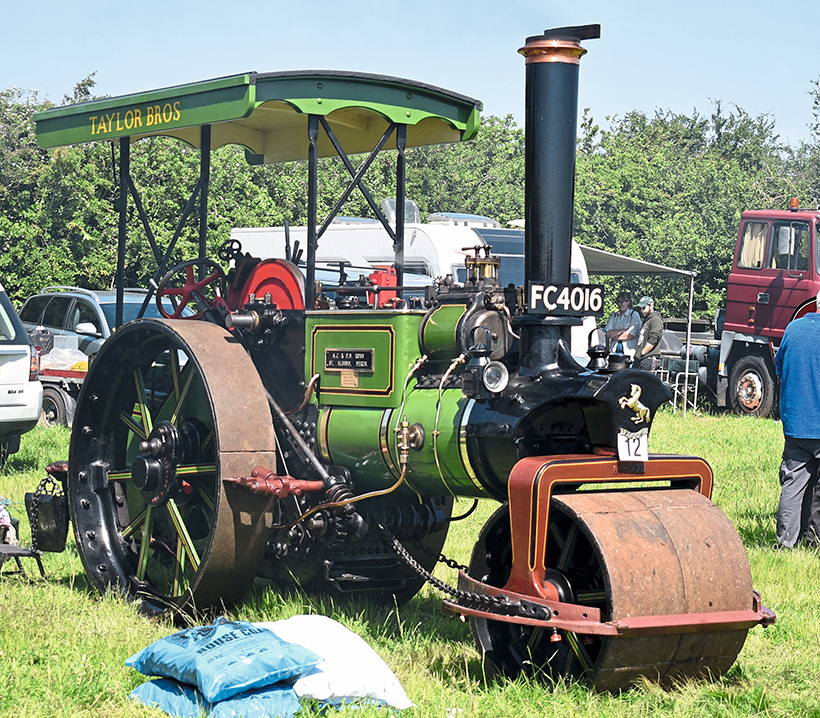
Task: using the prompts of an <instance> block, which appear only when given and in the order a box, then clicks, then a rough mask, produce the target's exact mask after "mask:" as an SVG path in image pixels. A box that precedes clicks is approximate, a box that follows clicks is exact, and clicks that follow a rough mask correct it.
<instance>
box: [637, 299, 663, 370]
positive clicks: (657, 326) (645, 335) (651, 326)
mask: <svg viewBox="0 0 820 718" xmlns="http://www.w3.org/2000/svg"><path fill="white" fill-rule="evenodd" d="M638 309H640V310H641V315H642V316H643V325H641V332H640V334H639V335H638V348H637V350H636V351H635V364H637V367H636V368H637V369H643V370H644V371H655V370H656V369H657V368H658V367H660V365H661V338H662V337H663V318H662V317H661V313H660V312H658V311H655V300H654V299H652V297H641V301H640V302H638Z"/></svg>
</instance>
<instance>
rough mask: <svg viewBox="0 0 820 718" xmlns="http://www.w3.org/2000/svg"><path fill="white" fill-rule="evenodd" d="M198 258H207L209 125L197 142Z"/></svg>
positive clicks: (200, 269)
mask: <svg viewBox="0 0 820 718" xmlns="http://www.w3.org/2000/svg"><path fill="white" fill-rule="evenodd" d="M199 176H200V180H201V187H200V195H199V258H200V259H207V258H208V243H207V237H208V190H209V188H210V185H211V126H210V125H202V127H201V132H200V144H199ZM199 274H200V276H199V278H200V279H204V278H205V267H200V268H199Z"/></svg>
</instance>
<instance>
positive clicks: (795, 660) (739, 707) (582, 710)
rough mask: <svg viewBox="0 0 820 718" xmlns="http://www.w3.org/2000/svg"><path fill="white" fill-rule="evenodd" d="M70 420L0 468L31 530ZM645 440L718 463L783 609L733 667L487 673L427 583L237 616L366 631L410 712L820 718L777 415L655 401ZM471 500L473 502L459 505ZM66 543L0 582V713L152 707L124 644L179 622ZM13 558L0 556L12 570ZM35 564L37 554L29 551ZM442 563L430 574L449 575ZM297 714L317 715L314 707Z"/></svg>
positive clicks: (806, 593)
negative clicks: (561, 680) (108, 592)
mask: <svg viewBox="0 0 820 718" xmlns="http://www.w3.org/2000/svg"><path fill="white" fill-rule="evenodd" d="M67 445H68V432H66V431H64V430H58V429H44V428H38V429H37V430H36V431H34V432H32V433H30V434H28V435H26V436H24V437H23V444H22V450H21V451H20V453H19V454H16V455H14V456H12V457H11V459H10V461H9V464H8V466H7V467H6V468H5V469H4V471H3V472H2V475H0V495H3V496H6V497H9V498H10V499H12V501H13V502H14V503H13V505H12V513H14V514H15V515H17V516H18V517H20V518H22V519H23V520H22V521H21V523H22V524H23V530H22V534H23V535H22V540H23V543H26V542H27V541H28V540H29V534H28V526H27V522H26V520H25V509H24V507H23V498H24V494H25V492H26V491H30V490H33V489H34V487H35V486H36V485H37V483H38V481H39V479H40V478H41V477H42V476H43V475H44V472H43V467H44V466H45V465H46V464H47V463H49V462H50V461H54V460H57V459H61V458H67ZM650 450H651V451H653V452H672V453H682V454H690V455H696V456H702V457H704V458H706V459H707V460H708V461H709V463H710V464H711V465H712V468H713V470H714V472H715V479H716V488H715V492H714V497H713V498H714V500H715V502H716V503H717V504H718V505H719V506H721V507H722V509H723V510H724V511H725V512H726V513H727V515H728V516H729V517H730V518H731V520H732V521H733V522H734V524H735V526H736V527H737V530H738V532H739V534H740V536H741V537H742V539H743V542H744V544H745V546H746V548H747V552H748V555H749V559H750V562H751V568H752V575H753V578H754V583H755V587H756V588H757V589H758V590H759V591H760V592H761V594H762V595H763V599H764V602H765V603H766V605H768V606H769V607H770V608H772V609H774V610H775V611H776V612H777V614H778V622H777V624H776V625H775V626H773V627H771V628H769V629H765V630H764V629H762V628H760V627H758V628H755V629H754V630H752V631H751V632H750V634H749V638H748V640H747V641H746V644H745V646H744V648H743V651H742V652H741V654H740V657H739V659H738V661H737V663H736V664H735V666H734V667H733V668H732V670H731V671H730V672H729V674H728V675H727V676H724V677H723V678H722V679H720V680H718V681H712V682H708V681H700V682H690V683H686V684H684V685H681V686H679V687H677V688H676V689H674V690H662V689H659V688H658V687H656V686H653V685H650V684H646V685H641V686H638V687H636V688H633V689H631V690H629V691H626V692H624V693H622V694H620V695H618V696H611V695H597V694H594V693H591V692H589V691H588V690H586V689H585V688H583V687H582V686H579V685H572V684H561V685H558V686H555V687H547V686H544V685H541V684H538V683H536V682H532V681H527V680H524V679H519V680H516V681H497V682H485V681H484V679H483V674H482V667H481V663H480V661H479V658H478V654H477V653H476V651H475V649H474V647H473V644H472V641H471V638H470V631H469V627H468V625H467V624H465V623H462V622H460V621H458V620H456V619H451V618H445V617H443V616H442V615H441V614H440V611H439V606H440V598H441V597H440V595H438V594H437V593H436V592H435V591H433V590H432V589H430V588H429V587H428V588H425V589H424V590H423V591H422V592H421V593H420V594H419V595H418V596H417V597H416V598H415V599H414V600H412V601H411V602H410V603H409V604H408V605H407V606H404V607H402V608H400V609H395V608H393V609H389V608H378V607H374V606H372V605H368V604H366V603H361V602H355V601H352V602H333V601H330V600H321V601H318V600H315V599H308V598H306V597H304V596H302V595H301V594H295V593H294V594H290V595H283V594H281V593H279V592H276V591H273V590H270V589H269V587H268V586H266V585H264V584H262V583H261V582H259V583H258V585H257V586H256V587H255V588H254V591H253V592H252V594H251V595H250V596H249V597H248V599H247V600H246V601H245V603H244V604H243V605H241V606H239V607H238V608H237V609H236V610H235V611H234V612H233V613H232V616H233V617H238V618H242V619H245V620H276V619H279V618H286V617H289V616H291V615H295V614H298V613H324V614H326V615H329V616H331V617H333V618H335V619H337V620H338V621H340V622H342V623H343V624H345V625H346V626H347V627H348V628H350V629H352V630H354V631H355V632H356V633H358V634H359V635H361V636H362V637H363V638H365V640H367V641H368V643H369V644H370V645H371V646H373V647H374V648H375V649H376V650H377V651H378V652H379V653H380V654H381V656H382V657H383V658H384V659H385V661H386V662H387V663H388V665H389V666H390V667H391V668H392V669H393V671H394V672H395V673H396V674H397V676H398V677H399V679H400V680H401V682H402V684H403V685H404V687H405V689H406V691H407V693H408V695H409V696H410V699H411V700H412V701H413V702H414V703H415V704H416V705H417V708H415V709H411V710H409V711H406V712H405V713H404V715H406V716H408V718H412V717H413V716H419V717H423V718H427V717H428V716H429V717H436V718H461V717H462V716H463V717H464V718H467V717H468V716H482V717H486V718H491V717H499V718H501V717H507V716H509V717H513V716H515V717H519V716H520V717H525V716H526V717H528V716H533V717H534V716H561V717H562V718H569V717H574V716H613V717H614V716H817V717H820V601H818V588H819V587H820V555H819V554H818V552H817V551H812V550H809V549H802V548H801V549H797V550H794V551H790V552H774V551H772V550H771V546H772V544H774V542H775V535H774V514H775V510H776V507H777V497H778V493H779V486H778V481H777V468H778V464H779V458H780V452H781V450H782V433H781V427H780V424H779V423H777V422H774V421H770V420H748V419H739V418H735V417H732V416H706V415H705V416H692V415H690V416H688V417H687V418H686V419H683V418H682V417H681V416H680V415H677V416H673V415H672V414H671V413H669V412H666V411H662V412H661V413H660V414H659V415H658V417H657V419H656V422H655V427H654V430H653V434H652V437H651V440H650ZM459 506H464V507H466V506H467V504H466V502H465V503H463V504H459ZM494 508H495V504H490V503H487V505H483V506H481V507H480V509H479V511H477V512H476V514H474V515H473V516H471V517H470V519H468V520H466V521H463V522H460V523H458V524H455V525H454V526H453V528H452V530H451V534H450V536H449V538H448V542H447V546H446V548H445V551H446V553H447V554H448V555H450V556H452V557H453V558H455V559H457V560H459V561H461V562H466V561H467V560H468V559H469V554H470V551H471V549H472V543H473V542H474V540H475V538H476V536H477V534H478V532H479V530H480V527H481V524H482V522H483V521H484V520H485V519H486V518H487V516H488V515H489V514H490V513H491V511H492V510H493V509H494ZM69 541H70V546H69V548H68V549H67V550H66V552H65V553H63V554H47V555H45V557H44V563H45V568H46V572H47V576H48V580H47V582H40V581H37V582H35V583H31V584H30V583H27V582H26V581H23V580H22V579H21V578H19V577H18V576H4V577H3V578H2V579H0V715H2V716H12V715H13V716H26V717H28V716H32V717H37V716H43V717H46V716H48V717H49V718H52V717H57V716H88V717H91V716H93V717H95V718H98V717H100V716H105V717H108V716H111V717H116V718H119V717H122V716H160V715H164V714H162V713H160V712H159V711H153V710H149V709H146V708H143V707H141V706H138V705H136V704H134V703H131V702H130V701H129V700H128V698H127V696H128V694H129V692H130V691H131V690H132V689H133V688H134V687H135V686H137V685H138V684H139V683H140V682H141V677H140V676H139V675H138V674H137V673H136V672H135V671H133V670H132V669H129V668H126V667H125V666H124V663H123V662H124V660H125V658H126V657H128V656H129V655H131V654H132V653H135V652H136V651H137V650H139V649H140V648H142V647H143V646H145V645H147V644H148V643H150V642H151V641H153V640H155V639H157V638H159V637H161V636H163V635H167V634H169V633H171V632H173V631H174V630H175V629H174V627H173V626H172V625H171V624H170V623H169V622H165V621H155V620H149V619H146V618H143V617H140V616H138V615H137V613H136V611H135V609H134V607H133V606H132V605H129V604H128V603H127V602H125V601H123V600H120V599H117V598H115V597H110V596H109V597H105V598H101V597H99V596H98V595H96V594H95V593H93V592H92V591H90V589H89V587H88V585H87V583H86V580H85V577H84V574H83V570H82V566H81V563H80V560H79V557H78V555H77V553H76V549H75V548H74V544H73V539H72V538H70V539H69ZM8 567H9V564H7V568H8ZM28 568H29V570H30V574H31V575H36V573H37V572H36V567H35V564H34V563H33V561H30V560H29V562H28ZM453 574H454V572H453V571H451V570H450V569H447V568H444V567H442V568H441V569H440V570H439V571H438V575H440V576H441V577H442V578H446V579H448V580H453V579H454V575H453ZM390 714H391V711H388V710H384V709H374V708H365V709H363V710H355V712H354V710H353V709H351V708H348V709H346V710H345V711H343V712H342V714H341V715H350V716H357V718H367V716H371V715H373V716H376V715H378V716H385V717H386V716H388V715H390ZM302 715H319V713H318V711H317V710H311V709H310V708H308V709H307V710H306V711H303V712H302Z"/></svg>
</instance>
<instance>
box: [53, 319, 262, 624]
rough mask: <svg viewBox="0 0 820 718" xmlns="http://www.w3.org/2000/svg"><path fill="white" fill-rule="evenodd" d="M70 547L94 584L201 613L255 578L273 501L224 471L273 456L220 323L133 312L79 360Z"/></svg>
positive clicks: (246, 375) (240, 360)
mask: <svg viewBox="0 0 820 718" xmlns="http://www.w3.org/2000/svg"><path fill="white" fill-rule="evenodd" d="M69 464H70V468H69V479H68V494H69V502H70V510H71V518H72V521H73V524H74V531H75V536H76V539H77V547H78V550H79V552H80V556H81V557H82V560H83V564H84V565H85V568H86V572H87V574H88V576H89V577H90V579H91V581H92V582H93V584H94V585H95V587H96V588H97V589H98V590H100V591H106V590H110V589H114V590H117V591H120V592H124V593H126V594H129V595H131V596H133V597H135V598H138V599H140V600H142V601H143V603H144V605H145V607H146V608H151V609H153V610H164V609H168V608H170V609H181V608H185V609H196V610H207V609H209V608H213V607H218V606H222V605H230V604H233V603H236V602H237V601H239V600H241V599H242V597H243V596H244V594H245V592H246V591H247V589H248V587H249V585H250V583H251V582H252V581H253V579H254V577H255V576H256V572H257V568H258V566H259V564H260V563H261V561H262V557H263V554H264V551H265V547H266V544H267V538H268V534H269V529H270V526H271V525H272V513H271V511H272V508H271V505H272V502H273V500H274V499H271V498H262V497H259V496H256V495H253V494H251V493H250V492H248V491H247V490H246V489H244V488H241V487H237V486H234V485H232V484H229V483H225V482H223V479H225V478H228V477H235V476H248V475H250V472H251V471H252V470H253V468H254V467H256V466H276V454H275V438H274V433H273V426H272V422H271V417H270V411H269V408H268V405H267V402H266V399H265V393H264V387H263V386H262V383H261V381H260V379H259V376H258V374H257V372H256V370H255V369H254V366H253V362H252V361H251V359H250V358H249V356H248V355H247V353H246V352H245V350H244V349H243V347H242V346H241V344H239V342H237V341H236V339H235V338H233V337H232V336H231V334H230V333H229V332H227V331H226V330H225V329H222V328H221V327H218V326H216V325H215V324H210V323H207V322H188V321H182V320H176V321H174V320H138V321H134V322H131V323H129V324H127V325H125V326H124V327H122V328H121V329H119V330H118V331H117V332H116V333H115V334H114V335H113V336H112V337H111V338H110V339H109V340H108V341H107V342H106V343H105V344H104V345H103V347H102V349H101V350H100V352H99V353H98V354H97V356H96V357H95V359H94V361H93V362H92V364H91V368H90V371H89V373H88V378H87V379H86V381H85V383H84V385H83V390H82V393H81V396H80V399H79V403H78V407H77V413H76V416H75V420H74V430H73V432H72V436H71V449H70V461H69Z"/></svg>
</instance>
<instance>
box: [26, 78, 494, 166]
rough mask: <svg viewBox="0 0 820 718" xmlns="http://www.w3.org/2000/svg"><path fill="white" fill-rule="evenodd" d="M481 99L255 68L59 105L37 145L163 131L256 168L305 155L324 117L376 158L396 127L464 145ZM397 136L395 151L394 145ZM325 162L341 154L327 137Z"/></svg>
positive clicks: (388, 81)
mask: <svg viewBox="0 0 820 718" xmlns="http://www.w3.org/2000/svg"><path fill="white" fill-rule="evenodd" d="M481 107H482V105H481V102H479V101H478V100H474V99H472V98H470V97H466V96H464V95H459V94H456V93H454V92H450V91H448V90H443V89H441V88H438V87H433V86H432V85H426V84H423V83H419V82H413V81H411V80H403V79H400V78H396V77H388V76H384V75H371V74H365V73H352V72H340V71H332V70H331V71H324V70H323V71H312V70H311V71H304V72H273V73H265V74H260V73H256V72H249V73H245V74H241V75H232V76H230V77H222V78H217V79H214V80H205V81H203V82H196V83H192V84H188V85H177V86H175V87H167V88H164V89H161V90H153V91H150V92H141V93H136V94H133V95H123V96H121V97H113V98H106V99H103V100H95V101H93V102H84V103H81V104H76V105H68V106H63V107H54V108H52V109H50V110H46V111H44V112H38V113H37V114H36V115H35V116H34V119H35V122H36V123H37V140H38V142H39V143H40V145H41V146H43V147H59V146H63V145H73V144H79V143H83V142H94V141H97V140H113V139H117V138H122V137H130V138H131V139H132V141H136V140H139V139H141V138H143V137H152V136H157V135H164V136H168V137H176V138H179V139H181V140H184V141H185V142H187V143H188V144H190V145H191V146H193V147H199V145H200V136H201V134H200V128H201V126H202V125H211V133H212V134H211V148H212V149H216V148H218V147H221V146H223V145H226V144H238V145H242V146H244V147H246V148H247V149H248V150H249V152H250V154H251V155H252V157H251V160H252V161H255V162H265V163H268V162H287V161H290V160H300V159H306V158H307V153H308V140H307V137H308V134H307V126H308V115H319V116H322V117H324V118H325V119H326V120H327V122H328V123H329V125H330V126H331V128H332V130H333V132H334V133H335V134H336V136H337V137H338V139H339V141H340V142H341V144H342V146H343V147H344V148H345V150H346V152H347V153H349V154H352V153H357V152H369V151H371V150H372V149H373V147H374V146H375V145H376V143H377V142H378V141H379V140H380V139H381V138H382V135H383V133H384V132H385V130H386V129H387V127H388V126H389V125H390V123H391V122H395V123H397V124H405V125H407V147H419V146H423V145H432V144H441V143H445V142H458V141H460V140H468V139H471V138H472V137H473V136H474V135H475V134H476V132H477V131H478V126H479V112H480V110H481ZM395 142H396V140H395V134H394V135H393V136H392V137H391V138H390V139H389V140H388V142H387V144H386V145H385V147H386V148H388V149H390V148H395ZM318 155H319V157H326V156H335V155H336V151H335V149H334V148H333V145H332V143H331V141H330V140H329V139H328V137H327V136H326V134H325V133H319V137H318Z"/></svg>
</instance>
